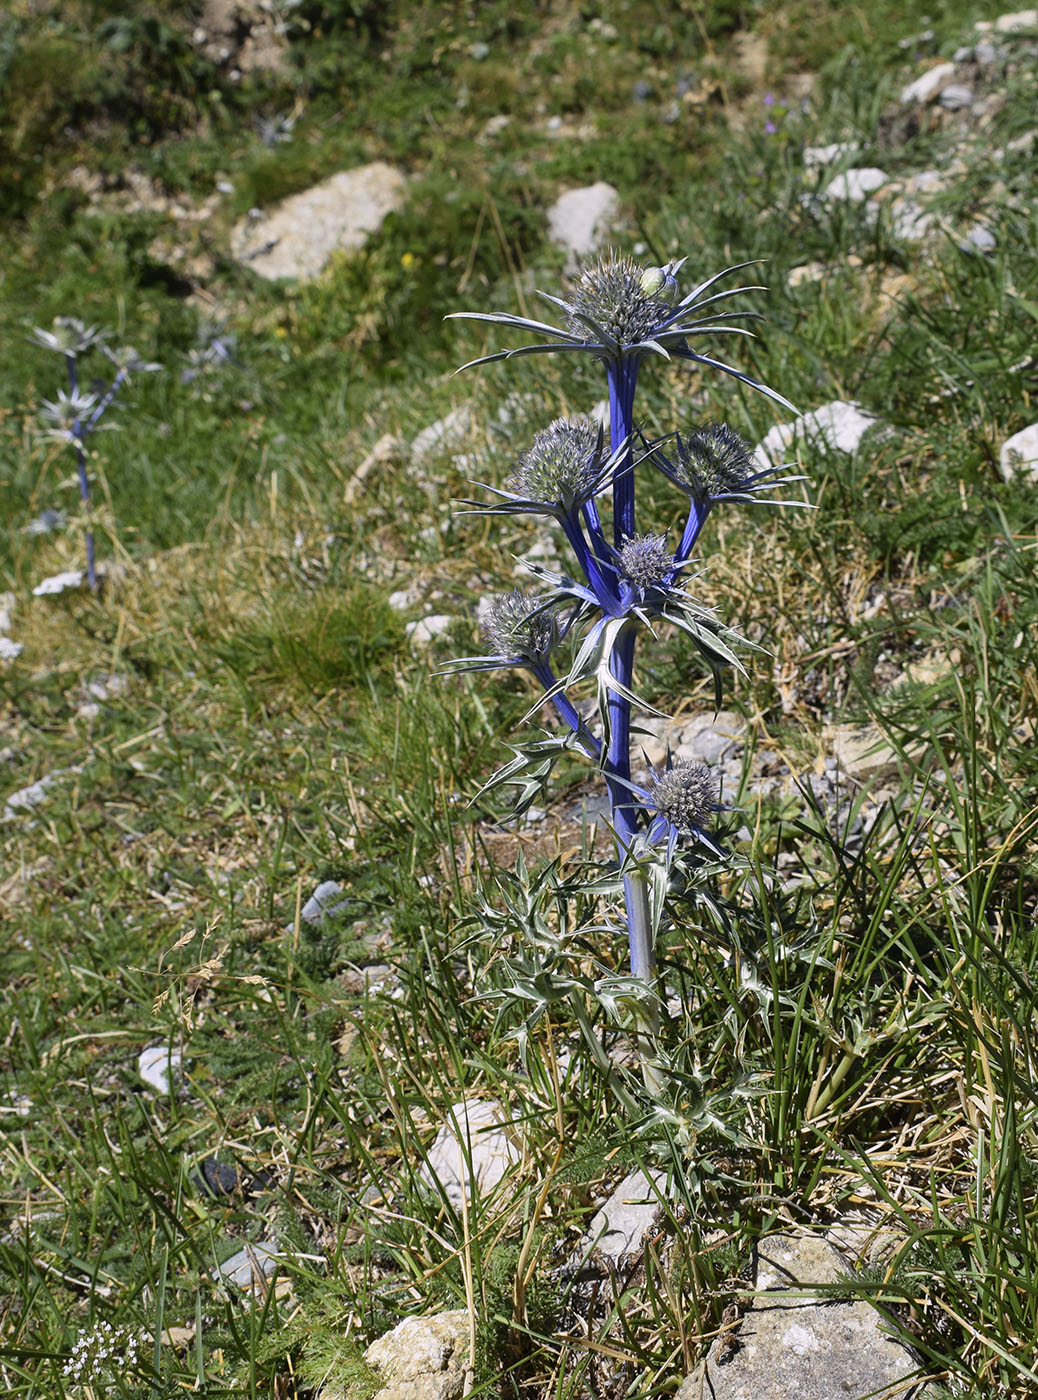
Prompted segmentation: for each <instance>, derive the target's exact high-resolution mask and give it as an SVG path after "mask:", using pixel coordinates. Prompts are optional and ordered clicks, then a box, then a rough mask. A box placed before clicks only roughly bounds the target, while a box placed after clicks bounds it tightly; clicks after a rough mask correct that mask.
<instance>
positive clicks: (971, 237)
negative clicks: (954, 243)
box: [959, 224, 998, 253]
mask: <svg viewBox="0 0 1038 1400" xmlns="http://www.w3.org/2000/svg"><path fill="white" fill-rule="evenodd" d="M997 245H998V239H997V238H996V237H995V235H994V234H993V233H992V232H991V230H990V229H989V228H986V227H985V226H984V224H973V225H972V227H970V228H968V229H967V230H966V232H965V234H963V237H962V242H961V243H960V244H959V247H960V248H961V249H962V251H963V252H964V253H990V252H993V251H994V249H995V248H996V247H997Z"/></svg>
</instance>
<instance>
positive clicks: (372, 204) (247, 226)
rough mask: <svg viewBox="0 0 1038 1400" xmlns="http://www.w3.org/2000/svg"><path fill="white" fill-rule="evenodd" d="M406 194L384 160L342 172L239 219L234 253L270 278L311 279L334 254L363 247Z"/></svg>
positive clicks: (233, 235) (233, 239)
mask: <svg viewBox="0 0 1038 1400" xmlns="http://www.w3.org/2000/svg"><path fill="white" fill-rule="evenodd" d="M405 193H406V182H405V180H404V177H403V175H401V173H400V172H399V171H398V170H394V169H393V167H392V166H391V165H386V164H385V162H384V161H375V162H373V163H372V164H371V165H361V166H358V167H356V168H355V169H353V170H341V171H339V173H338V174H337V175H333V176H331V178H330V179H328V180H323V181H322V182H321V183H320V184H319V185H314V186H313V187H312V188H311V189H309V190H304V191H303V192H302V193H301V194H296V195H292V196H291V197H290V198H289V199H285V200H282V202H281V203H280V204H278V205H276V206H275V207H274V208H273V209H271V210H270V211H269V212H264V213H262V214H261V216H260V217H259V218H258V219H254V218H251V217H249V216H246V217H245V218H244V219H241V220H239V222H238V223H237V224H236V225H235V227H234V230H233V231H232V233H231V252H232V254H233V255H234V257H235V258H236V259H237V260H238V261H239V262H241V263H244V264H245V265H246V266H247V267H251V268H252V269H253V271H255V272H257V273H259V275H260V276H261V277H265V278H266V279H267V280H268V281H278V280H280V279H282V278H294V279H296V280H298V281H300V282H308V281H311V280H312V279H313V278H315V277H317V276H319V275H320V273H321V272H322V271H323V270H324V267H325V266H326V264H327V263H328V260H329V259H330V258H331V256H332V254H333V253H337V252H343V251H346V252H349V251H353V250H356V249H358V248H362V247H363V246H364V244H365V243H366V242H367V240H368V238H369V237H370V236H371V234H373V233H375V232H376V231H377V230H378V229H379V228H380V227H381V226H382V222H383V220H384V219H385V218H386V216H387V215H388V214H391V213H392V212H393V211H394V210H395V209H399V208H400V206H401V205H402V204H403V202H404V198H405Z"/></svg>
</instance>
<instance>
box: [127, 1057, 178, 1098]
mask: <svg viewBox="0 0 1038 1400" xmlns="http://www.w3.org/2000/svg"><path fill="white" fill-rule="evenodd" d="M182 1059H183V1056H182V1055H181V1053H180V1051H179V1050H171V1049H170V1048H169V1046H168V1045H149V1046H148V1047H147V1049H145V1050H142V1051H141V1053H140V1055H139V1056H138V1057H137V1073H138V1074H139V1075H140V1077H141V1078H142V1079H143V1080H144V1082H145V1084H147V1085H148V1087H149V1088H151V1089H154V1090H155V1092H156V1093H157V1094H168V1093H169V1091H170V1087H171V1080H172V1079H173V1078H174V1077H175V1076H176V1075H177V1072H178V1071H179V1069H180V1066H181V1062H182Z"/></svg>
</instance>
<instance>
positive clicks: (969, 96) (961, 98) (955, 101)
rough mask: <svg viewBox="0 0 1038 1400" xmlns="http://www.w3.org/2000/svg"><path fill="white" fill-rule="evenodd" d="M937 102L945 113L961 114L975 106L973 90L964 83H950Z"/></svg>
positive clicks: (943, 89) (942, 89) (942, 90)
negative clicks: (967, 108)
mask: <svg viewBox="0 0 1038 1400" xmlns="http://www.w3.org/2000/svg"><path fill="white" fill-rule="evenodd" d="M937 101H938V102H939V104H940V105H941V106H942V107H943V108H944V109H945V111H948V112H960V111H962V110H963V109H964V108H966V107H972V106H973V89H972V88H968V87H966V85H965V84H964V83H949V84H948V86H947V87H946V88H941V95H940V97H939V98H938V99H937Z"/></svg>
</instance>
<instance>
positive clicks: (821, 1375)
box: [677, 1233, 921, 1400]
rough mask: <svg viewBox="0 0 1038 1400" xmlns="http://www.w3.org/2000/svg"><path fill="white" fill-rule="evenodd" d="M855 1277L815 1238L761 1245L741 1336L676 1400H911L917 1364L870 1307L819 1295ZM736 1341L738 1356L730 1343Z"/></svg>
mask: <svg viewBox="0 0 1038 1400" xmlns="http://www.w3.org/2000/svg"><path fill="white" fill-rule="evenodd" d="M848 1272H849V1270H848V1266H847V1264H846V1262H845V1261H844V1260H843V1258H842V1257H841V1255H839V1254H838V1253H837V1251H836V1250H835V1249H834V1248H833V1247H832V1245H831V1244H829V1243H828V1242H827V1241H826V1240H824V1239H823V1238H820V1237H819V1236H817V1235H810V1234H806V1233H797V1234H790V1235H773V1236H771V1237H770V1238H768V1239H766V1240H763V1241H762V1242H761V1244H760V1247H759V1253H758V1265H757V1281H756V1284H757V1290H758V1291H757V1296H756V1297H755V1298H754V1300H753V1302H752V1304H751V1305H750V1308H749V1310H748V1311H747V1312H746V1313H745V1315H744V1316H743V1318H742V1320H741V1322H740V1324H739V1325H738V1330H737V1331H736V1332H735V1333H734V1335H732V1334H728V1336H726V1337H725V1338H721V1339H719V1340H718V1341H717V1342H715V1343H714V1345H713V1347H711V1349H710V1353H709V1355H708V1357H707V1359H706V1361H705V1362H704V1364H703V1365H702V1366H701V1367H700V1368H699V1369H698V1370H697V1371H696V1372H695V1373H693V1375H691V1376H688V1377H686V1379H685V1381H684V1382H683V1384H682V1386H681V1388H680V1390H679V1391H678V1392H677V1394H678V1400H792V1397H796V1400H836V1397H837V1396H839V1397H840V1400H866V1397H867V1398H868V1400H894V1397H895V1396H896V1397H898V1400H911V1397H912V1396H918V1395H920V1394H921V1390H920V1387H919V1386H918V1385H913V1384H912V1378H913V1377H914V1376H915V1373H916V1372H917V1369H918V1368H917V1365H916V1362H915V1361H914V1359H913V1357H912V1356H911V1354H910V1353H909V1352H908V1351H907V1350H906V1348H905V1347H903V1346H901V1344H900V1343H899V1342H897V1341H896V1340H895V1339H894V1338H893V1337H892V1336H891V1335H889V1333H887V1332H885V1331H884V1330H883V1321H882V1317H881V1315H880V1314H879V1313H878V1312H877V1311H876V1309H875V1308H873V1307H872V1306H871V1305H870V1304H869V1303H866V1302H839V1301H832V1299H831V1297H825V1298H819V1297H818V1295H817V1294H816V1293H814V1292H813V1289H814V1288H815V1287H817V1286H818V1285H824V1284H833V1283H838V1282H839V1280H840V1278H841V1277H842V1276H845V1275H846V1274H847V1273H848ZM732 1342H734V1350H732V1349H731V1344H732Z"/></svg>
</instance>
